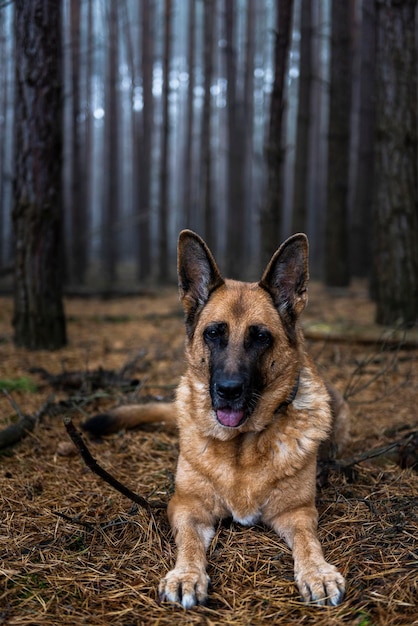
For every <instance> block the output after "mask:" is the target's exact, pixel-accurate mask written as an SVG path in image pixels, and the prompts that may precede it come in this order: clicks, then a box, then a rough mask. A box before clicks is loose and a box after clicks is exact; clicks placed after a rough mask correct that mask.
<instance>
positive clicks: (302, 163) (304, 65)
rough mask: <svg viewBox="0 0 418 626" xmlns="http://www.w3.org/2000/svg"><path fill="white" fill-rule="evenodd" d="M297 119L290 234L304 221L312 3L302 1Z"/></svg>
mask: <svg viewBox="0 0 418 626" xmlns="http://www.w3.org/2000/svg"><path fill="white" fill-rule="evenodd" d="M300 30H301V42H300V72H299V97H298V119H297V132H296V156H295V180H294V187H293V214H292V231H293V232H294V233H298V232H305V231H306V230H307V222H308V209H307V203H308V162H309V138H310V122H311V83H312V0H302V5H301V29H300Z"/></svg>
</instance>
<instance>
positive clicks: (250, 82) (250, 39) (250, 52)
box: [242, 0, 258, 278]
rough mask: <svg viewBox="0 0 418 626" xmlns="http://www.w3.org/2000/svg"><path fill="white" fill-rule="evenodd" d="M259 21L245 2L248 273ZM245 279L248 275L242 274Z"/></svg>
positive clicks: (251, 2) (249, 1)
mask: <svg viewBox="0 0 418 626" xmlns="http://www.w3.org/2000/svg"><path fill="white" fill-rule="evenodd" d="M257 22H258V12H257V11H256V0H247V23H246V41H245V65H244V96H243V106H244V122H243V123H244V129H243V133H242V134H243V140H244V144H245V145H244V150H243V158H244V166H243V174H242V176H243V180H244V182H243V185H244V206H243V211H244V223H245V229H244V237H243V240H242V246H243V259H245V262H243V263H242V265H243V268H242V271H243V272H248V270H249V269H250V267H251V261H252V257H253V254H254V248H255V243H256V242H255V241H254V240H255V237H254V225H255V219H254V218H255V210H254V193H253V190H254V184H253V163H254V162H253V156H254V64H255V32H256V27H257ZM245 278H247V275H246V274H245Z"/></svg>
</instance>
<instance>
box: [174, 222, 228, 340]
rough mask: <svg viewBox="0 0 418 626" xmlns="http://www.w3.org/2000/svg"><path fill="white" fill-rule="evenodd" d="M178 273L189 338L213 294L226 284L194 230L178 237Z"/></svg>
mask: <svg viewBox="0 0 418 626" xmlns="http://www.w3.org/2000/svg"><path fill="white" fill-rule="evenodd" d="M177 272H178V280H179V292H180V299H181V302H182V305H183V308H184V311H185V313H186V331H187V334H188V336H189V337H190V336H191V335H192V334H193V331H194V327H195V325H196V321H197V316H198V314H199V313H200V311H201V310H202V308H203V307H204V305H205V304H206V302H207V301H208V300H209V296H210V294H211V293H212V292H213V291H215V289H218V287H220V286H221V285H223V284H224V282H225V281H224V279H223V278H222V276H221V274H220V272H219V269H218V266H217V265H216V262H215V259H214V258H213V255H212V253H211V251H210V250H209V248H208V246H207V245H206V244H205V242H204V241H203V239H202V238H201V237H199V235H196V233H194V232H193V231H191V230H182V231H181V233H180V235H179V241H178V257H177Z"/></svg>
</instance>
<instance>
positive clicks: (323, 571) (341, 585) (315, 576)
mask: <svg viewBox="0 0 418 626" xmlns="http://www.w3.org/2000/svg"><path fill="white" fill-rule="evenodd" d="M296 582H297V585H298V587H299V591H300V594H301V596H302V598H303V600H304V601H305V602H308V603H311V604H318V605H328V606H337V604H340V603H341V602H342V600H343V598H344V594H345V580H344V578H343V576H341V574H340V573H339V572H338V570H337V568H336V567H334V565H330V564H329V563H326V562H325V561H324V563H323V564H322V565H320V566H319V567H316V568H307V569H304V570H301V571H300V572H298V573H297V574H296Z"/></svg>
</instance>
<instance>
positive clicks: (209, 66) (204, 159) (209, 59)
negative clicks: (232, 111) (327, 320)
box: [200, 0, 216, 249]
mask: <svg viewBox="0 0 418 626" xmlns="http://www.w3.org/2000/svg"><path fill="white" fill-rule="evenodd" d="M215 6H216V0H204V7H203V10H204V13H203V38H204V47H203V68H204V69H203V72H204V85H203V88H204V96H203V112H202V121H201V144H200V145H201V157H200V158H201V175H200V180H201V182H200V190H201V196H200V206H201V208H202V210H203V216H204V217H203V230H204V236H205V240H206V242H207V244H208V246H209V247H210V248H211V249H213V248H214V247H215V240H214V228H215V216H214V207H213V200H212V151H211V146H210V139H211V116H212V115H211V93H210V88H211V85H212V78H213V46H214V13H215Z"/></svg>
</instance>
